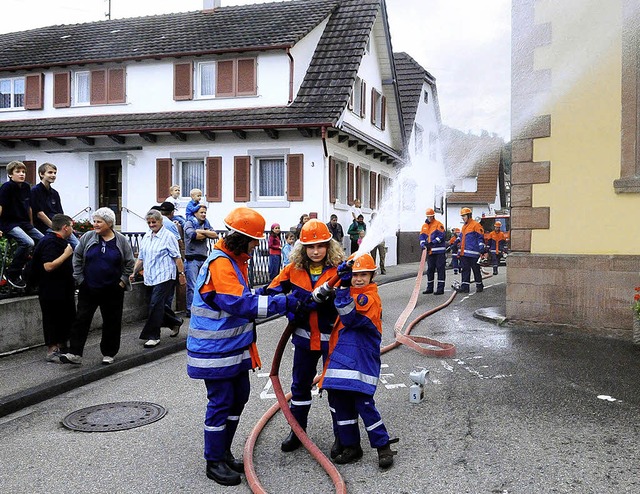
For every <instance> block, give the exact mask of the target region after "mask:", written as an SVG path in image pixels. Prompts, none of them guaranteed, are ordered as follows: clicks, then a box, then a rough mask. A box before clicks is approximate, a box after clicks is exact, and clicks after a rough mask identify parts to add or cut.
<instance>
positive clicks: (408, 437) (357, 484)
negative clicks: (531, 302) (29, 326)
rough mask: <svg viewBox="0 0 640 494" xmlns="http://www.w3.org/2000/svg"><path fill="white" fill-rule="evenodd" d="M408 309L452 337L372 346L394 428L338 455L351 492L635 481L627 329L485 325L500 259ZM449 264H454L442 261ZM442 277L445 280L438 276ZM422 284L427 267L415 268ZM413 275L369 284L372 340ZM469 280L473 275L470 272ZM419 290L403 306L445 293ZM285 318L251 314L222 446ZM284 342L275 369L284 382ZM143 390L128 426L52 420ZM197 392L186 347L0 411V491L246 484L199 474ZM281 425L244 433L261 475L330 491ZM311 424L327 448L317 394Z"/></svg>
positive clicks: (617, 488)
mask: <svg viewBox="0 0 640 494" xmlns="http://www.w3.org/2000/svg"><path fill="white" fill-rule="evenodd" d="M501 271H502V272H501V274H500V275H498V276H496V277H493V278H489V279H488V280H486V285H485V291H484V292H483V293H481V294H471V295H469V296H466V297H463V296H462V295H458V296H457V297H456V299H455V300H454V301H453V303H452V304H451V305H450V306H449V307H447V308H445V309H443V310H442V311H440V312H438V313H436V314H435V315H433V316H431V317H429V318H427V319H426V320H425V321H423V322H422V323H420V324H419V325H418V326H417V327H416V328H415V329H414V330H413V333H412V334H415V335H425V336H429V337H431V338H435V339H438V340H440V341H446V342H450V343H454V344H455V345H456V347H457V354H456V356H455V357H453V358H449V359H437V358H428V357H423V356H420V355H418V354H417V353H415V352H414V351H412V350H410V349H408V348H406V347H400V348H396V349H394V350H391V351H390V352H388V353H387V354H385V355H383V357H382V362H383V372H382V380H381V383H380V385H379V386H378V391H377V393H376V395H375V399H376V404H377V406H378V409H379V410H380V413H381V415H382V418H383V420H384V421H385V424H386V426H387V428H388V430H389V433H390V434H391V436H392V437H394V436H397V437H399V438H400V442H399V443H398V444H396V445H395V448H394V449H397V450H398V455H397V456H396V457H395V464H394V466H393V467H392V468H391V469H390V470H388V471H385V472H381V471H379V470H378V467H377V454H376V452H375V450H372V449H371V448H370V447H369V445H368V441H367V439H366V435H364V431H362V432H363V437H362V445H363V449H364V457H363V458H362V459H361V460H360V461H358V462H356V463H354V464H350V465H345V466H339V470H340V472H341V473H342V475H343V477H344V479H345V481H346V484H347V491H348V492H349V493H380V494H382V493H389V494H391V493H573V492H579V493H632V492H639V491H640V486H639V485H638V484H639V483H640V480H639V479H640V475H639V473H640V466H639V464H638V459H637V455H638V439H639V427H638V423H639V422H640V413H639V406H640V385H639V384H638V379H637V376H638V375H639V372H640V364H639V359H638V357H639V356H640V352H639V351H638V349H637V348H636V347H634V346H633V345H632V344H631V343H630V341H624V340H621V339H614V338H611V337H606V336H601V335H593V334H584V333H579V332H577V331H575V330H569V329H562V328H557V327H554V328H550V327H543V326H540V327H523V326H516V325H511V324H506V325H503V326H498V325H495V324H493V323H491V322H486V321H483V320H479V319H477V318H474V317H473V312H474V311H475V310H476V309H478V308H483V307H498V308H500V307H502V306H503V305H504V291H505V275H504V274H503V272H504V269H501ZM448 274H449V275H450V272H449V273H448ZM448 284H449V283H448ZM423 285H424V283H423ZM412 288H413V280H412V279H408V280H404V281H399V282H394V283H389V284H387V285H384V286H382V287H381V288H380V291H381V295H382V300H383V311H384V312H383V317H384V334H383V345H384V344H388V343H390V342H391V341H393V325H394V323H395V321H396V319H397V318H398V316H399V315H400V313H401V312H402V310H403V309H404V307H405V305H406V303H407V300H408V298H409V295H410V293H411V290H412ZM472 290H473V288H472ZM449 294H450V292H449V291H447V293H446V294H445V296H444V297H434V296H432V295H422V294H421V295H420V297H419V300H418V306H417V307H416V309H415V311H414V313H413V315H412V317H410V318H409V321H411V320H412V319H413V317H416V316H417V315H419V314H420V313H421V312H424V311H426V310H427V309H429V308H431V307H433V306H435V305H436V304H439V303H442V302H444V301H445V300H446V298H448V296H449ZM283 327H284V320H283V319H278V320H275V321H271V322H268V323H265V324H262V325H260V326H259V328H258V333H259V334H258V347H259V349H260V353H261V357H262V362H263V369H262V370H261V371H259V372H256V373H255V374H252V375H251V382H252V393H251V397H250V401H249V403H248V404H247V407H246V409H245V412H244V413H243V415H242V418H241V421H240V427H239V429H238V433H237V435H236V440H235V443H234V446H233V452H234V453H235V454H236V456H239V455H241V454H242V448H243V446H244V441H245V439H246V437H247V435H248V434H249V433H250V431H251V429H252V427H253V426H254V424H255V423H256V422H257V421H258V420H259V418H260V417H261V416H262V414H263V413H264V412H265V411H266V410H267V409H268V408H269V407H270V406H271V405H273V403H275V397H274V396H273V391H272V390H271V387H270V384H269V381H268V377H267V376H268V372H269V369H270V366H271V357H272V355H273V351H274V348H275V345H276V343H277V340H278V338H279V335H280V333H281V331H282V329H283ZM291 357H292V352H291V351H290V350H289V349H288V350H287V352H285V355H284V358H283V363H282V366H281V378H282V381H283V385H284V388H285V390H288V386H289V383H290V380H289V374H290V368H291ZM416 366H422V367H426V368H427V369H429V382H428V384H427V385H426V386H425V400H424V401H423V402H422V403H419V404H412V403H409V386H410V385H411V384H412V382H411V380H410V379H409V373H410V372H411V371H412V370H413V369H414V368H415V367H416ZM120 401H147V402H152V403H157V404H159V405H161V406H162V407H164V408H166V409H167V411H168V413H167V415H166V416H165V417H164V418H162V419H161V420H159V421H157V422H154V423H152V424H149V425H145V426H142V427H138V428H135V429H130V430H125V431H119V432H107V433H84V432H75V431H70V430H67V429H66V428H64V427H63V426H62V424H61V421H62V419H63V418H64V417H65V416H66V415H68V414H69V413H71V412H73V411H75V410H78V409H80V408H84V407H89V406H92V405H97V404H101V403H109V402H120ZM205 405H206V393H205V388H204V385H203V383H202V382H200V381H194V380H191V379H189V378H188V377H187V376H186V371H185V352H180V353H177V354H174V355H170V356H168V357H165V358H163V359H161V360H158V361H156V362H152V363H149V364H146V365H143V366H141V367H137V368H134V369H131V370H129V371H126V372H122V373H120V374H117V375H114V376H111V377H108V378H106V379H103V380H100V381H97V382H95V383H92V384H89V385H86V386H83V387H81V388H78V389H76V390H74V391H71V392H68V393H65V394H63V395H60V396H58V397H55V398H53V399H50V400H48V401H45V402H43V403H40V404H38V405H35V406H32V407H30V408H26V409H24V410H22V411H20V412H18V413H15V414H13V415H9V416H7V417H4V418H2V419H0V435H1V437H2V448H1V450H0V459H1V461H0V472H1V473H0V477H1V478H2V491H3V492H30V493H44V492H47V493H67V492H82V493H105V492H118V493H175V492H185V493H200V492H238V493H240V492H242V493H245V492H250V490H249V488H248V486H247V483H246V481H244V480H243V483H242V484H241V485H240V486H238V487H222V486H219V485H217V484H215V483H214V482H213V481H211V480H208V479H207V478H206V476H205V474H204V468H205V462H204V460H203V458H202V422H203V417H204V408H205ZM288 431H289V427H288V425H287V424H286V422H285V420H284V418H283V416H282V414H280V413H278V414H276V416H275V417H274V418H273V419H272V420H271V421H270V422H269V423H268V425H267V427H266V428H265V430H264V431H263V433H262V435H261V436H260V438H259V440H258V442H257V445H256V449H255V464H256V470H257V473H258V476H259V478H260V481H261V482H262V484H263V486H264V487H265V488H266V489H267V491H268V492H272V493H305V494H306V493H309V494H311V493H328V492H332V491H333V487H332V484H331V482H330V480H329V478H328V476H327V475H326V474H325V473H324V471H323V470H322V469H321V468H320V467H319V466H318V464H316V463H315V461H314V460H313V459H312V458H311V457H310V456H309V454H308V453H307V452H306V451H305V450H304V449H303V448H301V449H299V450H297V451H295V452H293V453H283V452H281V451H280V447H279V446H280V441H281V440H282V439H283V438H284V437H286V435H287V434H288ZM308 433H309V436H310V437H311V439H312V440H314V441H315V442H316V444H317V445H318V446H319V447H320V448H321V449H322V450H323V451H324V452H327V453H328V450H329V449H330V447H331V444H332V442H333V436H332V432H331V424H330V417H329V412H328V405H327V399H326V396H325V395H323V396H318V395H315V396H314V400H313V405H312V409H311V415H310V420H309V430H308Z"/></svg>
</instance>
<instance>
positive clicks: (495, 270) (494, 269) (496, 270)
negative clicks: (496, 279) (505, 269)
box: [493, 267, 498, 275]
mask: <svg viewBox="0 0 640 494" xmlns="http://www.w3.org/2000/svg"><path fill="white" fill-rule="evenodd" d="M493 274H494V275H496V274H498V268H496V267H494V268H493Z"/></svg>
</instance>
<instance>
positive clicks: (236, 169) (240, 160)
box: [233, 156, 251, 202]
mask: <svg viewBox="0 0 640 494" xmlns="http://www.w3.org/2000/svg"><path fill="white" fill-rule="evenodd" d="M250 166H251V158H250V157H249V156H234V158H233V200H234V201H235V202H247V201H249V199H250V194H251V189H250V183H249V180H250V175H249V173H250V172H249V169H250Z"/></svg>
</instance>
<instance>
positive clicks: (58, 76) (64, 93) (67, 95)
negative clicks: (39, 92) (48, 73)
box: [53, 72, 71, 108]
mask: <svg viewBox="0 0 640 494" xmlns="http://www.w3.org/2000/svg"><path fill="white" fill-rule="evenodd" d="M69 106H71V72H57V73H55V74H53V107H54V108H68V107H69Z"/></svg>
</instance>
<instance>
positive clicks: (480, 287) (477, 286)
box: [476, 285, 484, 293]
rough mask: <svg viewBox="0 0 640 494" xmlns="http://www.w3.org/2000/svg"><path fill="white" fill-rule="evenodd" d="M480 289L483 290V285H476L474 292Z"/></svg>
mask: <svg viewBox="0 0 640 494" xmlns="http://www.w3.org/2000/svg"><path fill="white" fill-rule="evenodd" d="M482 290H484V285H476V293H480V292H481V291H482Z"/></svg>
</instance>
